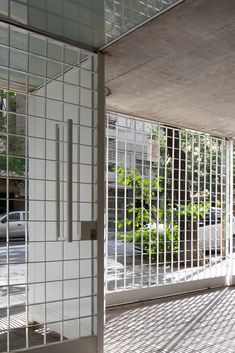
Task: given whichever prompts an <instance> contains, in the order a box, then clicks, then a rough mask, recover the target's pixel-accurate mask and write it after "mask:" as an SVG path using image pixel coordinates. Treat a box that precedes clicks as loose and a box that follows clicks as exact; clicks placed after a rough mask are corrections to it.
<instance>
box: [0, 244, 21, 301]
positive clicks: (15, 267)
mask: <svg viewBox="0 0 235 353" xmlns="http://www.w3.org/2000/svg"><path fill="white" fill-rule="evenodd" d="M7 258H8V262H9V267H8V266H7ZM25 278H26V264H25V243H24V241H15V242H11V243H10V244H9V248H7V247H6V243H3V242H1V243H0V308H4V307H6V306H7V297H8V291H9V294H10V301H11V305H17V304H22V303H24V302H25V297H24V294H25ZM8 284H10V287H9V290H8V289H7V285H8Z"/></svg>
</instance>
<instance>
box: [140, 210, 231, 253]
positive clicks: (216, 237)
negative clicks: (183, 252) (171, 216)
mask: <svg viewBox="0 0 235 353" xmlns="http://www.w3.org/2000/svg"><path fill="white" fill-rule="evenodd" d="M221 214H222V211H221V209H220V208H216V207H211V209H210V211H209V212H207V213H206V214H205V219H203V220H201V221H200V222H199V224H198V226H199V227H198V240H199V249H200V250H203V251H209V250H211V251H214V250H215V249H217V250H219V251H220V249H221V245H222V246H225V241H224V240H225V239H224V237H225V229H222V223H221ZM150 228H151V230H153V231H156V230H157V229H158V232H159V233H164V224H160V223H159V224H158V225H157V223H155V222H154V223H152V224H151V226H150V224H147V225H146V226H145V229H150ZM232 229H233V235H235V217H234V216H233V223H232ZM234 240H235V239H234Z"/></svg>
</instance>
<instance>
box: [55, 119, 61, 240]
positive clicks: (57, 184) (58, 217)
mask: <svg viewBox="0 0 235 353" xmlns="http://www.w3.org/2000/svg"><path fill="white" fill-rule="evenodd" d="M55 144H56V145H55V149H56V240H58V239H59V237H60V128H59V124H56V125H55Z"/></svg>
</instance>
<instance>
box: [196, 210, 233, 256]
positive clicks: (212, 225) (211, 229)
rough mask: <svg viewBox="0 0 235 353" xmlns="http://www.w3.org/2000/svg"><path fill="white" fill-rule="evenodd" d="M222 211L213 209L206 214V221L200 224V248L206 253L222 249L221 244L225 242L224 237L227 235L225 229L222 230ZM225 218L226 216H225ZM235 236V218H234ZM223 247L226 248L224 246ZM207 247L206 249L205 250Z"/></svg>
mask: <svg viewBox="0 0 235 353" xmlns="http://www.w3.org/2000/svg"><path fill="white" fill-rule="evenodd" d="M221 216H222V210H221V209H220V208H216V207H211V209H210V211H209V212H207V213H206V214H205V219H202V220H201V221H200V222H199V232H198V239H199V248H200V249H203V250H205V251H208V250H210V249H211V250H215V248H217V250H220V249H221V243H222V242H223V241H224V239H223V237H222V235H225V229H222V223H221V221H222V217H221ZM223 217H224V216H223ZM232 229H233V235H235V217H234V216H233V217H232ZM222 246H224V245H223V244H222ZM204 247H205V249H204Z"/></svg>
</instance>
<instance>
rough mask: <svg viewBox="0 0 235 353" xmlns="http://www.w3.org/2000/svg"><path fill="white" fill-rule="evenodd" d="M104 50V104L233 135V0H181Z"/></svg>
mask: <svg viewBox="0 0 235 353" xmlns="http://www.w3.org/2000/svg"><path fill="white" fill-rule="evenodd" d="M104 52H105V58H106V59H105V60H106V87H108V88H109V93H110V94H109V95H107V97H106V105H107V106H106V109H107V110H111V111H116V112H121V113H124V114H130V115H133V116H138V117H143V118H149V119H152V120H156V121H159V122H163V123H166V124H168V125H173V126H179V127H186V128H191V129H196V130H199V131H206V132H209V133H212V134H216V135H220V136H225V137H234V136H235V1H234V0H213V1H212V0H196V1H195V0H185V1H184V2H182V3H181V4H180V5H178V6H176V7H174V8H172V9H171V10H169V11H167V12H166V13H164V14H162V15H161V16H159V17H157V18H155V19H153V20H152V21H150V22H149V23H147V24H145V25H144V26H142V27H141V28H139V29H137V30H135V31H134V32H132V33H131V34H129V35H127V36H126V37H123V38H122V39H120V40H119V41H118V42H116V43H114V44H112V45H111V46H110V47H108V48H106V49H105V50H104Z"/></svg>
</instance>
